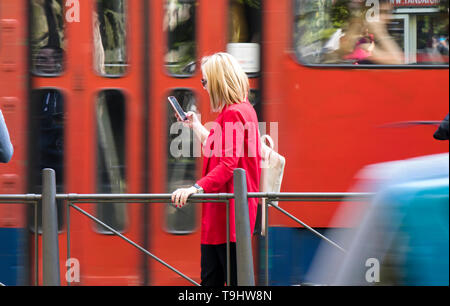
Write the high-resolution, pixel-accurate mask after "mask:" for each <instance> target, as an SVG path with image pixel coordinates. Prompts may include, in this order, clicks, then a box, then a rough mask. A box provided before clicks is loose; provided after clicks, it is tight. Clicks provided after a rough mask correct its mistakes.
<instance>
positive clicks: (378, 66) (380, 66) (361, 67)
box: [287, 0, 450, 70]
mask: <svg viewBox="0 0 450 306" xmlns="http://www.w3.org/2000/svg"><path fill="white" fill-rule="evenodd" d="M296 1H297V0H291V5H292V10H291V11H292V13H291V14H292V15H291V19H290V23H289V24H290V26H289V28H290V44H289V45H290V47H289V48H290V50H288V52H287V53H288V54H289V57H290V58H291V60H293V61H294V62H295V63H296V64H297V65H299V66H303V67H306V68H311V69H320V70H328V69H331V70H333V69H336V68H338V69H345V70H347V69H355V70H368V69H369V70H372V69H380V70H385V69H422V70H428V69H436V70H443V69H449V67H450V63H449V64H447V65H446V64H437V65H424V64H409V65H408V64H401V65H386V64H359V65H353V64H310V63H306V62H305V61H304V60H303V59H302V58H300V57H299V56H298V55H297V52H295V39H294V38H295V35H294V34H295V33H296V32H295V29H294V23H295V18H296V12H295V9H294V8H295V4H296ZM403 14H404V13H402V15H403Z"/></svg>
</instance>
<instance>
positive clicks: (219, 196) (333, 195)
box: [0, 192, 374, 202]
mask: <svg viewBox="0 0 450 306" xmlns="http://www.w3.org/2000/svg"><path fill="white" fill-rule="evenodd" d="M373 195H374V194H373V193H358V192H249V193H248V198H268V199H277V200H282V199H291V200H295V199H326V200H330V201H331V200H333V199H336V200H342V199H345V200H349V199H368V198H371V197H373ZM171 197H172V194H171V193H160V194H158V193H154V194H148V193H137V194H131V193H120V194H115V193H110V194H76V193H67V194H56V199H60V200H70V201H76V200H81V199H83V200H119V199H120V200H171ZM41 198H42V196H41V195H40V194H6V195H3V194H2V195H0V202H4V201H36V200H41ZM233 198H234V194H232V193H210V194H208V193H204V194H193V195H191V196H190V197H189V199H190V200H208V199H211V200H212V199H214V200H228V199H233Z"/></svg>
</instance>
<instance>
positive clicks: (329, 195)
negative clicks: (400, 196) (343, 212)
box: [248, 192, 374, 200]
mask: <svg viewBox="0 0 450 306" xmlns="http://www.w3.org/2000/svg"><path fill="white" fill-rule="evenodd" d="M373 196H374V193H366V192H249V193H248V197H249V198H268V199H271V200H272V199H276V198H277V199H347V198H361V199H367V198H371V197H373Z"/></svg>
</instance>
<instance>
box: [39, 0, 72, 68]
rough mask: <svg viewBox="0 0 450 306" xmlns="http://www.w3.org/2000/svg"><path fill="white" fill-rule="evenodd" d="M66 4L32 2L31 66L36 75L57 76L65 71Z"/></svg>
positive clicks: (42, 0) (43, 0)
mask: <svg viewBox="0 0 450 306" xmlns="http://www.w3.org/2000/svg"><path fill="white" fill-rule="evenodd" d="M63 16H64V3H63V1H62V0H31V33H30V34H31V41H30V45H31V65H32V72H33V73H34V74H36V75H44V76H57V75H60V74H61V73H62V72H63V70H64V64H63V58H64V48H65V37H64V18H63Z"/></svg>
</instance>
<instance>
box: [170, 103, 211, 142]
mask: <svg viewBox="0 0 450 306" xmlns="http://www.w3.org/2000/svg"><path fill="white" fill-rule="evenodd" d="M175 117H177V120H178V121H179V122H182V123H183V125H184V126H185V127H188V128H190V129H192V130H193V131H194V133H195V135H196V136H197V137H198V139H200V142H201V143H204V142H205V140H206V138H208V135H209V131H208V130H207V129H206V128H205V127H204V126H203V124H202V123H201V122H200V120H199V119H198V116H197V114H196V113H194V112H192V111H189V112H187V113H186V117H187V118H186V120H184V121H183V120H182V119H181V118H180V116H178V114H177V113H176V112H175Z"/></svg>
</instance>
